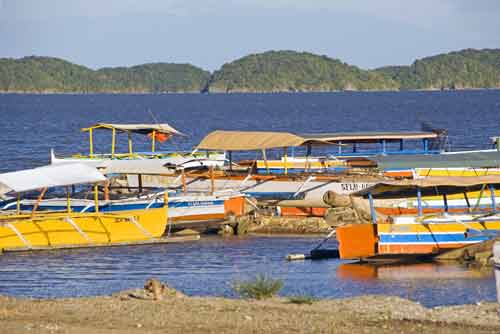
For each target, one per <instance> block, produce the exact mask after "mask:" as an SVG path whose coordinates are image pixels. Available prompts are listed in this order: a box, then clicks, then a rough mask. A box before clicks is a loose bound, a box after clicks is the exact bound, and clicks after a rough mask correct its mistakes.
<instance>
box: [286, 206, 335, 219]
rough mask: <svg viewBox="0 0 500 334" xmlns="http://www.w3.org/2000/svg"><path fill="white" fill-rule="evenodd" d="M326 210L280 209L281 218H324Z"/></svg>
mask: <svg viewBox="0 0 500 334" xmlns="http://www.w3.org/2000/svg"><path fill="white" fill-rule="evenodd" d="M325 213H326V208H292V207H282V208H281V215H282V216H297V217H324V216H325Z"/></svg>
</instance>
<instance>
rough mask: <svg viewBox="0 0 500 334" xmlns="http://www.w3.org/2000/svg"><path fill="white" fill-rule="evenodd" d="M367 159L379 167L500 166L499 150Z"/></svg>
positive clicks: (383, 156) (387, 156) (385, 168)
mask: <svg viewBox="0 0 500 334" xmlns="http://www.w3.org/2000/svg"><path fill="white" fill-rule="evenodd" d="M368 159H370V160H372V161H375V162H376V163H377V166H378V167H379V168H381V169H384V170H387V169H408V168H460V167H470V168H496V167H500V152H499V151H483V152H468V153H444V154H413V155H377V156H374V157H369V158H368Z"/></svg>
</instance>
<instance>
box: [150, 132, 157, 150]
mask: <svg viewBox="0 0 500 334" xmlns="http://www.w3.org/2000/svg"><path fill="white" fill-rule="evenodd" d="M155 148H156V130H153V135H152V136H151V152H153V153H154V151H155Z"/></svg>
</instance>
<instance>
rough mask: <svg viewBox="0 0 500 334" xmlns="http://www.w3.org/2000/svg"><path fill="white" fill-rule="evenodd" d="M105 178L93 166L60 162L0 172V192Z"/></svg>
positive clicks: (80, 182) (88, 181)
mask: <svg viewBox="0 0 500 334" xmlns="http://www.w3.org/2000/svg"><path fill="white" fill-rule="evenodd" d="M105 180H106V178H105V177H104V175H102V174H101V173H100V172H98V171H97V170H96V169H95V168H94V167H91V166H86V165H84V164H80V163H75V164H62V165H50V166H44V167H38V168H34V169H26V170H22V171H18V172H11V173H4V174H0V192H2V193H6V192H9V191H15V192H23V191H30V190H36V189H41V188H45V187H47V188H48V187H58V186H69V185H73V184H84V183H95V182H101V181H105Z"/></svg>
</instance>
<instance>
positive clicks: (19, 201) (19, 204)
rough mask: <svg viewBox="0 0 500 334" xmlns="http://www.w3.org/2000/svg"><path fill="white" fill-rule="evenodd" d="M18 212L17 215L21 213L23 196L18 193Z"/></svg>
mask: <svg viewBox="0 0 500 334" xmlns="http://www.w3.org/2000/svg"><path fill="white" fill-rule="evenodd" d="M16 212H17V214H20V213H21V194H20V193H17V203H16Z"/></svg>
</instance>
